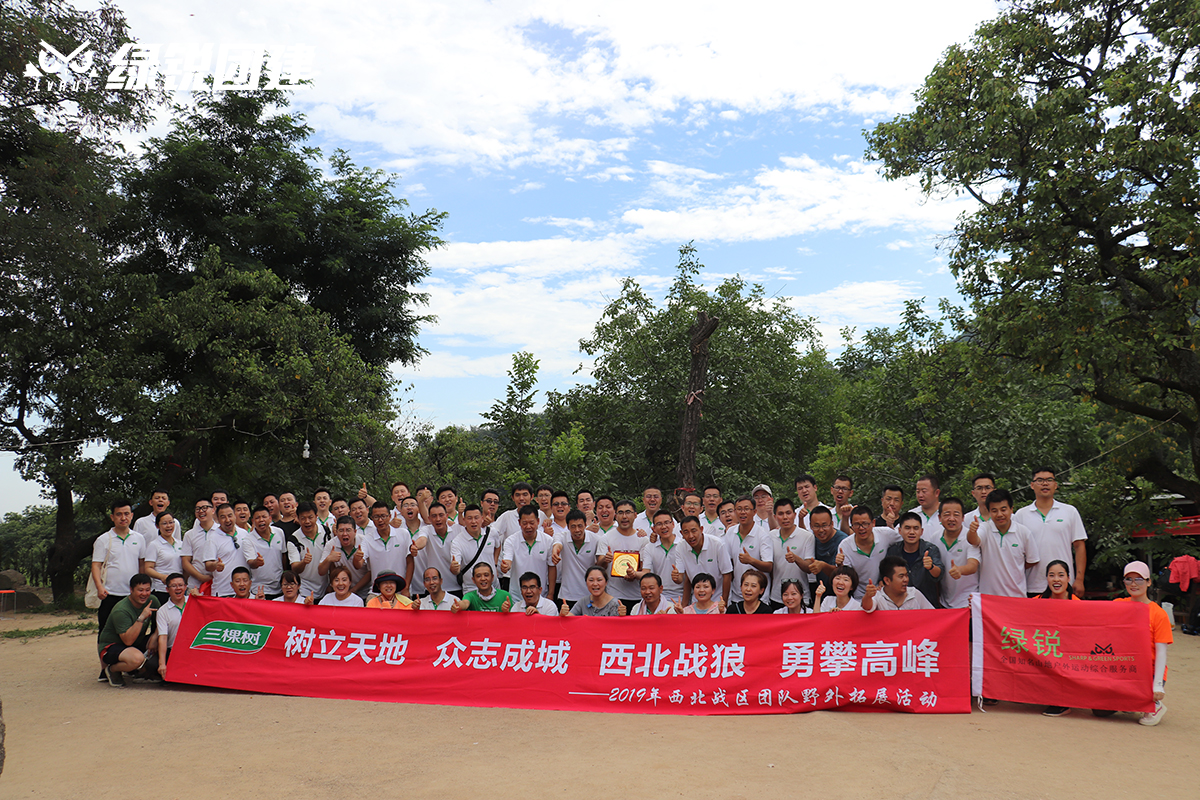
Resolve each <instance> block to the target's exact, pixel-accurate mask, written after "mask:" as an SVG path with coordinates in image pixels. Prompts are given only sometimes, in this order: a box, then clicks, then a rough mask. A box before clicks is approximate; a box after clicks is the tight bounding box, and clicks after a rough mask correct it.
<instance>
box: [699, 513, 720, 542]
mask: <svg viewBox="0 0 1200 800" xmlns="http://www.w3.org/2000/svg"><path fill="white" fill-rule="evenodd" d="M700 527H701V528H703V529H704V535H705V536H708V535H709V534H710V533H711V534H712V535H713V536H716V537H717V538H718V539H719V538H721V537H723V536H724V535H725V523H724V522H721V518H720V517H717V518H716V519H709V518H708V515H707V514H705V513H704V512H703V511H701V512H700Z"/></svg>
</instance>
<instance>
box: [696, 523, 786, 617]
mask: <svg viewBox="0 0 1200 800" xmlns="http://www.w3.org/2000/svg"><path fill="white" fill-rule="evenodd" d="M770 534H771V532H770V529H768V530H767V531H766V532H765V533H764V532H763V528H762V526H760V525H758V524H757V523H755V525H754V527H753V528H751V529H750V533H748V534H747V535H746V537H745V538H742V535H741V528H740V527H736V528H731V529H730V530H729V533H728V534H727V535H726V536H725V546H726V549H728V551H729V563H730V564H731V565H732V567H733V585H732V586H731V587H730V590H729V599H730V601H735V600H743V599H744V598H743V597H742V576H743V575H745V574H746V573H747V572H749V571H750V570H752V569H757V567H755V566H754V565H753V564H743V563H742V562H741V561H740V560H739V559H738V556H739V555H741V553H742V551H745V552H746V554H747V555H748V556H750V557H751V558H755V559H758V560H759V561H769V562H771V563H772V564H773V563H775V554H774V552H773V550H772V548H771V539H770ZM684 546H685V547H686V546H687V545H686V543H685V544H684ZM714 577H715V576H714ZM765 590H766V591H767V592H768V593H769V592H770V591H771V574H770V573H767V585H766V587H765Z"/></svg>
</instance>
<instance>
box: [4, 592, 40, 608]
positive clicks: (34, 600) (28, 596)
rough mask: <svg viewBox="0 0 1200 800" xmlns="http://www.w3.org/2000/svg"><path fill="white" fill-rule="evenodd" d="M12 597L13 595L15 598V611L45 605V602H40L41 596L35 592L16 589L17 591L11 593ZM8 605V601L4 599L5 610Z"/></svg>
mask: <svg viewBox="0 0 1200 800" xmlns="http://www.w3.org/2000/svg"><path fill="white" fill-rule="evenodd" d="M6 596H7V595H6ZM13 597H15V598H16V600H17V611H27V610H28V609H31V608H40V607H41V606H43V605H45V603H43V602H42V598H40V597H38V596H37V594H36V593H35V592H27V591H22V590H20V589H18V590H17V593H16V594H15V595H13ZM8 605H9V603H8V601H4V606H5V610H7V608H8Z"/></svg>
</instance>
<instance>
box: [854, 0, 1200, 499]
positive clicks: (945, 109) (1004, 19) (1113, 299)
mask: <svg viewBox="0 0 1200 800" xmlns="http://www.w3.org/2000/svg"><path fill="white" fill-rule="evenodd" d="M1005 5H1006V8H1005V11H1004V12H1003V13H1002V14H1001V15H1000V16H999V17H998V18H997V19H995V20H993V21H991V22H988V23H985V24H984V25H982V26H981V27H980V28H979V29H978V31H977V32H976V34H975V36H974V37H973V38H972V40H971V41H970V43H968V44H966V45H955V46H953V47H951V48H949V49H948V50H947V51H946V54H945V55H944V56H943V57H942V59H941V61H940V62H939V63H938V65H937V66H936V67H935V68H934V70H933V71H932V72H931V73H930V75H929V76H928V78H927V79H926V81H925V84H924V86H923V88H922V89H921V90H920V91H919V92H918V93H917V97H916V99H917V107H916V109H915V110H914V111H913V112H911V113H909V114H904V115H901V116H899V117H897V118H896V119H895V120H893V121H891V122H887V123H884V124H881V125H879V126H878V127H877V128H876V129H875V130H874V131H872V132H871V133H870V134H869V135H868V137H867V139H868V156H870V157H872V158H875V159H878V160H881V161H882V162H883V165H884V171H885V174H886V175H887V176H888V177H889V178H899V177H903V176H918V177H919V178H920V180H921V184H922V186H923V188H924V191H925V192H926V193H927V194H932V193H935V192H943V191H949V192H966V193H968V194H970V195H971V196H973V197H974V198H975V199H976V200H977V201H978V204H979V205H978V209H977V210H976V211H974V212H973V213H970V214H967V215H964V216H963V217H962V218H961V219H960V221H959V223H958V226H957V229H956V232H955V236H954V245H953V250H952V257H951V268H952V270H953V272H954V274H955V275H956V276H957V277H958V279H959V282H960V286H961V287H962V291H963V292H964V293H965V294H966V295H967V297H969V298H970V300H971V304H972V306H971V307H972V312H973V315H972V316H971V318H970V319H964V320H963V322H964V330H965V331H967V332H968V333H969V335H970V336H971V337H972V341H974V342H976V343H977V344H978V345H979V346H980V347H981V348H983V349H984V350H985V351H986V352H987V353H990V354H992V355H993V357H996V358H999V357H1002V356H1004V357H1011V358H1012V359H1014V362H1012V363H1014V365H1015V364H1016V363H1017V362H1019V363H1021V364H1024V365H1026V366H1027V367H1028V368H1031V369H1032V370H1035V371H1037V372H1045V373H1047V374H1050V375H1054V376H1058V377H1060V378H1061V379H1062V380H1063V381H1064V383H1065V384H1066V385H1067V386H1069V387H1070V389H1071V390H1072V391H1073V392H1075V393H1076V394H1078V395H1079V396H1081V397H1083V398H1091V399H1094V400H1095V401H1098V402H1099V403H1102V404H1104V405H1106V406H1108V407H1109V408H1111V409H1113V411H1114V412H1115V414H1116V417H1115V420H1116V423H1117V425H1118V427H1123V426H1124V425H1125V424H1126V423H1124V422H1122V421H1123V420H1126V421H1132V420H1136V419H1138V418H1141V419H1144V420H1147V421H1150V423H1151V424H1152V425H1154V426H1156V427H1157V428H1158V429H1157V430H1155V431H1153V432H1146V436H1145V441H1143V442H1140V443H1139V447H1138V448H1137V450H1136V452H1138V453H1139V454H1140V458H1139V459H1138V460H1137V461H1135V462H1130V463H1128V464H1127V478H1128V479H1129V480H1130V481H1134V482H1136V480H1137V479H1138V478H1139V477H1141V478H1145V479H1148V480H1150V481H1152V482H1153V483H1154V484H1157V485H1158V486H1161V487H1163V488H1165V489H1168V490H1170V491H1173V492H1178V493H1180V494H1183V495H1185V496H1187V497H1189V498H1190V499H1192V500H1193V501H1196V502H1200V482H1198V481H1197V479H1196V477H1197V475H1196V473H1197V465H1198V464H1200V352H1198V351H1197V344H1198V342H1200V339H1198V337H1200V334H1198V332H1197V327H1196V325H1195V321H1196V317H1197V312H1198V310H1200V309H1198V307H1197V303H1198V302H1200V268H1198V267H1200V261H1198V260H1197V249H1196V248H1197V233H1198V232H1200V221H1198V217H1197V213H1198V211H1200V169H1198V164H1200V94H1198V93H1197V92H1196V91H1195V86H1196V85H1197V82H1198V81H1200V5H1198V4H1197V3H1195V2H1193V1H1192V0H1013V1H1012V2H1008V3H1006V4H1005ZM1180 454H1182V455H1183V458H1179V457H1178V456H1179V455H1180Z"/></svg>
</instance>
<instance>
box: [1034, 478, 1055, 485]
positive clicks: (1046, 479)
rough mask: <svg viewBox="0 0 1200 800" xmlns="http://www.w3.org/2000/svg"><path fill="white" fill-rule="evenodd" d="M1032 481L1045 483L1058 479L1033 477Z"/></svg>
mask: <svg viewBox="0 0 1200 800" xmlns="http://www.w3.org/2000/svg"><path fill="white" fill-rule="evenodd" d="M1033 482H1034V483H1042V484H1046V483H1057V482H1058V481H1056V480H1054V478H1034V479H1033Z"/></svg>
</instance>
